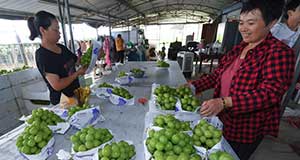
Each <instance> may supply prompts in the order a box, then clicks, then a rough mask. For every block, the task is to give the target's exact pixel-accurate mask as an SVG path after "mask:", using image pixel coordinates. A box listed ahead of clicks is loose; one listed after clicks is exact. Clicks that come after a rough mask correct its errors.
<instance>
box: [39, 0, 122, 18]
mask: <svg viewBox="0 0 300 160" xmlns="http://www.w3.org/2000/svg"><path fill="white" fill-rule="evenodd" d="M39 1H40V2H41V3H49V4H54V5H57V1H56V0H39ZM59 3H61V5H64V4H63V3H62V2H59ZM69 7H70V8H73V9H79V10H82V11H85V12H93V13H95V14H97V15H98V16H99V15H102V16H106V17H105V18H107V17H111V18H115V19H122V18H120V17H117V16H114V15H111V14H109V13H104V12H100V11H95V10H93V9H89V8H85V7H81V6H77V5H74V4H69ZM122 20H125V19H122Z"/></svg>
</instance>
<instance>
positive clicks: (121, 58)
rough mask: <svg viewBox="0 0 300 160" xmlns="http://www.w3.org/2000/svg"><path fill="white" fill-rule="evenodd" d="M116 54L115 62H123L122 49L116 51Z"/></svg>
mask: <svg viewBox="0 0 300 160" xmlns="http://www.w3.org/2000/svg"><path fill="white" fill-rule="evenodd" d="M117 55H118V59H117V62H121V63H124V51H118V52H117Z"/></svg>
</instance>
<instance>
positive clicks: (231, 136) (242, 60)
mask: <svg viewBox="0 0 300 160" xmlns="http://www.w3.org/2000/svg"><path fill="white" fill-rule="evenodd" d="M283 5H284V0H248V1H247V2H243V6H242V9H241V13H240V20H239V31H240V33H241V35H242V38H243V41H242V42H241V43H240V44H238V45H236V46H235V47H234V48H233V49H232V50H230V51H229V52H227V54H225V55H224V57H223V58H222V59H221V61H220V62H219V65H218V67H217V68H216V69H215V70H214V71H213V73H212V74H210V75H203V76H201V77H200V78H199V79H197V80H194V81H192V82H190V86H191V87H192V88H193V87H194V88H195V91H196V93H200V92H202V91H204V90H207V89H210V88H214V89H215V90H214V97H213V99H210V100H207V101H204V102H203V104H202V106H201V109H200V114H201V116H202V117H210V116H215V115H217V116H218V117H219V118H220V120H221V121H222V122H223V136H224V137H225V139H226V140H227V141H228V142H229V144H230V145H231V147H232V148H233V149H234V151H235V152H236V154H237V155H238V156H239V158H240V159H241V160H247V159H249V157H250V156H251V155H252V153H253V152H254V151H255V150H256V148H257V147H258V145H259V144H260V143H261V141H262V140H263V138H264V136H265V135H271V136H275V137H276V136H277V135H278V130H279V123H280V109H279V108H280V102H281V99H282V97H283V95H284V93H285V92H286V90H287V89H288V87H289V86H290V84H291V81H292V79H293V73H294V66H295V55H294V52H293V50H292V49H291V48H289V47H288V46H287V45H285V44H284V43H282V42H281V41H279V40H278V39H276V38H275V37H273V36H272V34H271V33H270V29H271V28H272V27H273V25H274V24H275V23H276V21H277V20H278V19H279V18H280V16H281V13H282V9H283ZM270 158H271V157H270Z"/></svg>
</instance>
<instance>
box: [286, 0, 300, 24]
mask: <svg viewBox="0 0 300 160" xmlns="http://www.w3.org/2000/svg"><path fill="white" fill-rule="evenodd" d="M299 6H300V0H291V1H289V2H287V4H286V5H285V8H284V13H283V14H284V18H286V19H288V18H289V15H288V14H287V12H288V11H289V10H292V11H295V10H296V8H297V7H299Z"/></svg>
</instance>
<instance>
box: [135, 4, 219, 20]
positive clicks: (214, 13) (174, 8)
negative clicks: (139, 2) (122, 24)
mask: <svg viewBox="0 0 300 160" xmlns="http://www.w3.org/2000/svg"><path fill="white" fill-rule="evenodd" d="M177 5H178V4H168V5H162V6H157V7H154V8H153V7H152V8H148V9H146V10H144V11H143V12H144V13H147V12H149V11H151V10H153V9H155V10H160V9H167V10H168V11H172V10H180V9H178V8H177ZM181 6H182V7H184V6H191V7H194V6H195V4H184V5H181ZM197 8H200V9H197V10H196V9H195V11H199V12H203V13H206V14H208V15H211V16H216V15H217V13H216V12H209V11H205V10H204V9H203V8H207V9H209V10H215V11H219V10H218V9H216V8H212V7H209V6H198V7H197ZM162 11H163V10H161V11H160V12H162ZM133 17H136V16H131V17H129V19H130V18H133Z"/></svg>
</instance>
